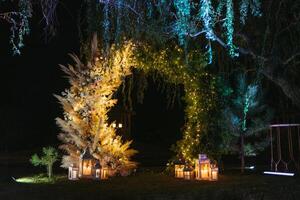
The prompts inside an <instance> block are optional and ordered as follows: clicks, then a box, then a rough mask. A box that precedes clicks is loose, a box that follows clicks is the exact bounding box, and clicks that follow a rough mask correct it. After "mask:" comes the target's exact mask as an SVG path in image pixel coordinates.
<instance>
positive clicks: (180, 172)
mask: <svg viewBox="0 0 300 200" xmlns="http://www.w3.org/2000/svg"><path fill="white" fill-rule="evenodd" d="M183 169H184V165H180V164H178V165H177V164H176V165H175V177H176V178H183V176H184V174H183Z"/></svg>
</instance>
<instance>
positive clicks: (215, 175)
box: [210, 164, 219, 181]
mask: <svg viewBox="0 0 300 200" xmlns="http://www.w3.org/2000/svg"><path fill="white" fill-rule="evenodd" d="M218 175H219V168H218V167H217V165H215V164H211V176H210V180H211V181H217V180H218Z"/></svg>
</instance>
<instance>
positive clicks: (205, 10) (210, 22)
mask: <svg viewBox="0 0 300 200" xmlns="http://www.w3.org/2000/svg"><path fill="white" fill-rule="evenodd" d="M198 17H199V19H200V20H201V21H202V23H203V26H204V30H205V35H206V38H207V39H208V45H207V46H206V48H207V49H208V55H209V56H208V57H209V61H208V63H209V64H210V63H212V48H211V42H210V41H211V40H215V37H214V31H213V28H214V25H215V21H214V10H213V7H212V4H211V0H200V9H199V13H198Z"/></svg>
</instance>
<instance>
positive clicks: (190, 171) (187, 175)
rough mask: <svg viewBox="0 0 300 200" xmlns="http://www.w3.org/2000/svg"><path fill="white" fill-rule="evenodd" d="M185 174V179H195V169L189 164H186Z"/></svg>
mask: <svg viewBox="0 0 300 200" xmlns="http://www.w3.org/2000/svg"><path fill="white" fill-rule="evenodd" d="M183 175H184V179H185V180H193V179H194V169H193V168H192V167H189V166H185V167H184V169H183Z"/></svg>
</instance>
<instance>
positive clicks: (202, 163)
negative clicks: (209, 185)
mask: <svg viewBox="0 0 300 200" xmlns="http://www.w3.org/2000/svg"><path fill="white" fill-rule="evenodd" d="M195 167H196V170H195V171H196V175H197V176H196V179H197V180H210V177H211V168H210V160H209V159H208V158H207V156H206V154H199V160H198V162H196V163H195Z"/></svg>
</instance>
